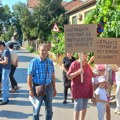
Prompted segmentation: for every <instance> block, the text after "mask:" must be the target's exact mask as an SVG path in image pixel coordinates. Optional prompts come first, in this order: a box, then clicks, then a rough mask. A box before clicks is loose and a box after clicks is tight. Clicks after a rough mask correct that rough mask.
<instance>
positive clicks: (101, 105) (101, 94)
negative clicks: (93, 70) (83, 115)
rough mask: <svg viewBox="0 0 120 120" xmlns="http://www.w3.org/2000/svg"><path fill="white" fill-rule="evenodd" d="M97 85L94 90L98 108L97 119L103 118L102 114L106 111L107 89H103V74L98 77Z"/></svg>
mask: <svg viewBox="0 0 120 120" xmlns="http://www.w3.org/2000/svg"><path fill="white" fill-rule="evenodd" d="M98 83H99V86H98V87H97V89H96V90H95V95H96V102H97V110H98V119H99V120H104V114H105V111H106V104H107V103H108V100H107V91H106V90H105V84H106V78H105V76H100V77H99V78H98Z"/></svg>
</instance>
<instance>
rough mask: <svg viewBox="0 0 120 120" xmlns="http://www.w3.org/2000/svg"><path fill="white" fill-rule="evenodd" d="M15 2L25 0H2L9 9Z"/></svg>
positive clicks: (68, 0) (25, 1)
mask: <svg viewBox="0 0 120 120" xmlns="http://www.w3.org/2000/svg"><path fill="white" fill-rule="evenodd" d="M63 1H67V2H70V1H72V0H63ZM17 2H24V3H27V0H2V4H3V5H5V4H7V5H8V6H9V7H10V9H12V5H14V4H15V3H17Z"/></svg>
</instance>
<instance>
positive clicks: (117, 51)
mask: <svg viewBox="0 0 120 120" xmlns="http://www.w3.org/2000/svg"><path fill="white" fill-rule="evenodd" d="M119 59H120V38H97V41H96V49H95V63H96V64H101V63H102V64H117V63H120V60H119Z"/></svg>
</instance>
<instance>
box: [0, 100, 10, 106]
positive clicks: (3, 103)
mask: <svg viewBox="0 0 120 120" xmlns="http://www.w3.org/2000/svg"><path fill="white" fill-rule="evenodd" d="M8 102H9V100H7V101H6V102H4V101H1V102H0V105H6V104H8Z"/></svg>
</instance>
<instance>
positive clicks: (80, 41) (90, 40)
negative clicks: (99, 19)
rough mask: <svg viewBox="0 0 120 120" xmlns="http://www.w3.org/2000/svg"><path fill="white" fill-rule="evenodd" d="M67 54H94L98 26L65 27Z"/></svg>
mask: <svg viewBox="0 0 120 120" xmlns="http://www.w3.org/2000/svg"><path fill="white" fill-rule="evenodd" d="M64 31H65V51H66V52H93V51H94V46H95V40H96V25H95V24H88V25H86V24H85V25H84V24H82V25H65V26H64Z"/></svg>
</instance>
